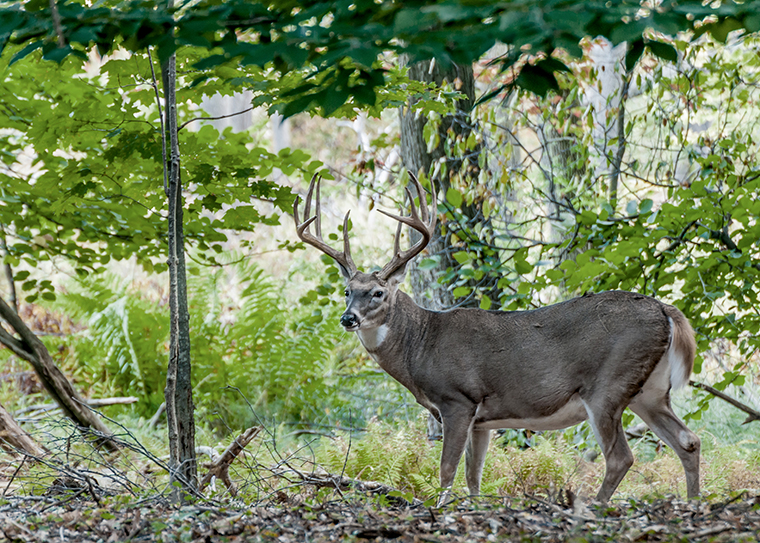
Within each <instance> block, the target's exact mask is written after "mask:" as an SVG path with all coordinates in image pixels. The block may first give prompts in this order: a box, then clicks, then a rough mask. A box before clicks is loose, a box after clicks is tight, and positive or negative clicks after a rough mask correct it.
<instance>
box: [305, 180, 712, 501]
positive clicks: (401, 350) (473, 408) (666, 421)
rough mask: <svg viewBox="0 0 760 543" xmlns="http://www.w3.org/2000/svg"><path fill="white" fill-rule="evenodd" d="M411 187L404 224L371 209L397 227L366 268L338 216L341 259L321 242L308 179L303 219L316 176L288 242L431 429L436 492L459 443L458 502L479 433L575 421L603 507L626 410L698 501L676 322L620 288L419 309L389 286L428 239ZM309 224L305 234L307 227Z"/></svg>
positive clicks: (683, 346)
mask: <svg viewBox="0 0 760 543" xmlns="http://www.w3.org/2000/svg"><path fill="white" fill-rule="evenodd" d="M315 177H316V176H315ZM413 179H414V182H415V183H416V186H417V191H418V194H419V197H420V205H419V211H417V209H416V208H415V205H414V199H413V198H412V195H411V193H410V194H409V199H410V201H411V216H410V217H399V216H396V215H391V214H389V213H385V212H383V213H384V214H385V215H388V216H389V217H392V218H394V219H395V220H397V221H398V222H399V225H398V230H397V231H396V240H395V247H394V252H393V258H392V259H391V261H390V262H389V263H388V264H387V265H386V266H385V267H384V268H383V269H382V270H380V271H378V272H373V273H363V272H360V271H358V270H357V269H356V266H355V265H354V262H353V260H352V259H351V251H350V248H349V242H348V213H346V218H345V220H344V222H343V251H342V252H339V251H337V250H335V249H333V248H331V247H329V246H328V245H327V244H326V243H325V242H324V241H323V240H322V232H321V226H320V204H319V184H317V194H316V214H315V215H314V216H313V217H310V218H309V216H310V210H311V201H312V196H313V193H314V183H315V179H312V181H311V184H310V186H309V191H308V194H307V196H306V204H305V209H304V222H301V220H300V219H299V217H298V200H296V203H295V205H294V206H293V217H294V219H295V222H296V228H297V232H298V237H299V238H301V240H303V241H304V242H305V243H308V244H309V245H312V246H314V247H316V248H317V249H319V250H320V251H322V252H324V253H326V254H327V255H329V256H330V257H332V258H333V259H334V260H335V261H336V262H337V263H338V266H339V267H340V269H341V272H342V274H343V276H344V277H345V279H346V283H347V286H346V311H345V313H343V315H342V316H341V318H340V323H341V324H342V325H343V327H344V328H345V329H346V330H347V331H350V332H356V333H357V335H358V336H359V340H360V341H361V342H362V345H364V348H365V349H367V351H368V352H369V354H370V355H371V356H372V358H373V359H374V360H375V361H376V362H377V363H378V364H379V365H380V367H382V368H383V369H384V370H385V371H386V372H388V373H389V374H390V375H391V377H393V378H394V379H396V380H397V381H398V382H399V383H401V384H402V385H404V386H405V387H406V388H408V389H409V391H410V392H411V393H412V394H413V395H414V397H415V398H416V400H417V401H418V402H419V403H420V404H421V405H423V406H424V407H426V408H427V409H429V410H430V412H431V413H432V414H433V415H434V416H435V417H436V418H437V419H438V420H439V421H441V422H442V423H443V452H442V455H441V473H440V475H441V488H443V489H448V488H450V486H451V484H452V482H453V481H454V475H455V474H456V469H457V465H458V464H459V460H460V458H461V456H462V453H463V452H465V449H466V455H465V464H466V468H465V471H466V479H467V486H468V488H469V491H470V494H472V495H477V494H479V493H480V479H481V475H482V471H483V463H484V461H485V456H486V450H487V448H488V442H489V438H490V432H491V430H492V429H497V428H526V429H531V430H557V429H562V428H567V427H568V426H572V425H575V424H578V423H580V422H582V421H585V420H588V421H589V423H590V424H591V427H592V428H593V431H594V434H595V436H596V439H597V441H598V442H599V445H600V447H601V449H602V452H603V453H604V458H605V461H606V472H605V476H604V481H603V482H602V486H601V489H600V490H599V493H598V495H597V498H598V499H599V500H600V501H607V500H608V499H609V498H610V496H612V494H613V492H615V489H616V488H617V486H618V484H619V483H620V481H621V480H622V479H623V477H624V476H625V474H626V472H627V471H628V469H629V468H630V467H631V465H632V464H633V454H632V453H631V449H630V448H629V447H628V443H627V441H626V437H625V433H624V432H623V426H622V421H621V417H622V415H623V410H624V409H625V408H626V407H629V408H630V409H631V410H632V411H633V412H634V413H636V414H637V415H639V416H640V417H641V418H642V419H643V420H644V421H645V422H646V423H647V424H648V425H649V427H650V428H651V429H652V430H653V431H654V432H655V433H656V434H657V435H658V436H659V437H660V439H662V440H663V441H664V442H665V443H666V444H667V445H668V446H670V447H671V448H672V449H673V450H674V451H675V453H676V454H677V455H678V457H679V458H680V459H681V463H682V464H683V467H684V471H685V472H686V489H687V494H688V497H689V498H694V497H697V496H698V495H699V449H700V442H699V438H698V437H697V436H696V435H695V434H694V433H693V432H692V431H691V430H689V429H688V428H687V427H686V425H685V424H684V423H683V422H682V421H681V420H680V419H679V418H678V417H676V415H675V414H674V413H673V410H672V409H671V407H670V390H671V389H674V388H677V387H680V386H683V385H684V384H686V383H687V382H688V379H689V375H690V374H691V369H692V365H693V362H694V354H695V351H696V344H695V342H694V332H693V331H692V329H691V326H690V325H689V321H688V320H686V317H684V315H683V314H682V313H681V312H680V311H679V310H678V309H676V308H675V307H672V306H669V305H666V304H663V303H662V302H659V301H657V300H655V299H653V298H650V297H648V296H643V295H641V294H634V293H631V292H622V291H612V292H604V293H601V294H588V295H584V296H582V297H580V298H575V299H572V300H569V301H566V302H562V303H558V304H554V305H550V306H547V307H543V308H540V309H535V310H532V311H513V312H509V311H484V310H481V309H454V310H451V311H443V312H438V311H429V310H426V309H423V308H421V307H419V306H418V305H417V304H415V303H414V302H413V301H412V299H411V298H410V297H409V296H408V295H406V294H405V293H404V292H402V291H400V290H398V285H399V283H401V281H402V280H403V279H404V274H405V268H406V264H407V263H408V262H409V261H410V260H411V259H412V258H414V256H416V255H417V254H419V253H420V252H421V251H422V250H423V249H424V248H425V246H426V245H427V243H428V242H429V241H430V238H431V236H432V235H433V231H434V228H435V222H436V209H437V208H436V197H435V191H433V195H432V210H433V211H432V213H431V212H429V211H428V208H427V202H426V199H425V198H426V196H425V191H424V190H423V189H422V186H421V185H420V183H419V182H418V181H417V179H416V178H413ZM407 192H409V191H408V190H407ZM312 224H314V226H315V230H316V235H312V234H311V233H310V232H309V229H310V226H311V225H312ZM401 224H406V225H408V226H410V227H412V228H414V229H415V230H417V231H418V232H419V233H420V234H421V235H422V238H421V239H420V241H419V242H417V243H416V244H415V245H414V246H413V247H411V248H409V249H407V250H405V251H401V249H400V247H399V238H400V234H401Z"/></svg>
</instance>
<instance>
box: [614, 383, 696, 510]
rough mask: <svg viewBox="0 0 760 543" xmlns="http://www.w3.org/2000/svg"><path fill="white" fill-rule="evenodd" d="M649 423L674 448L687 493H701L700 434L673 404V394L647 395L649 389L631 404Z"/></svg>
mask: <svg viewBox="0 0 760 543" xmlns="http://www.w3.org/2000/svg"><path fill="white" fill-rule="evenodd" d="M628 407H629V408H630V409H631V411H633V412H634V413H636V414H637V415H638V416H639V417H641V419H642V420H643V421H644V422H645V423H647V425H648V426H649V427H650V428H651V429H652V431H653V432H654V433H655V434H657V437H659V438H660V439H662V440H663V441H664V442H665V444H666V445H667V446H668V447H670V448H671V449H673V451H675V453H676V455H677V456H678V458H679V459H680V460H681V464H682V465H683V470H684V472H685V473H686V495H687V496H688V498H689V499H693V498H697V497H699V450H700V441H699V438H698V437H697V435H696V434H695V433H694V432H692V431H691V430H689V429H688V428H687V427H686V425H685V424H684V423H683V421H682V420H681V419H679V418H678V417H677V416H676V414H675V413H673V409H672V408H671V407H670V395H669V394H668V393H667V392H666V393H665V394H664V395H663V396H661V397H660V398H651V397H647V395H646V391H645V392H644V393H643V394H642V395H641V396H640V397H637V398H635V399H634V401H633V402H631V404H630V405H629V406H628Z"/></svg>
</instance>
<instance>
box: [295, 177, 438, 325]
mask: <svg viewBox="0 0 760 543" xmlns="http://www.w3.org/2000/svg"><path fill="white" fill-rule="evenodd" d="M409 176H410V177H411V178H412V181H414V184H415V185H416V187H417V194H418V195H419V197H420V205H419V211H418V210H417V209H416V207H415V205H414V197H413V196H412V193H411V191H410V190H409V188H408V187H407V188H406V194H407V196H408V197H409V201H410V202H411V214H410V216H408V217H405V216H398V215H393V214H391V213H388V212H386V211H383V210H379V211H380V213H382V214H383V215H387V216H388V217H391V218H392V219H395V220H396V221H398V227H397V229H396V239H395V242H394V247H393V258H391V260H390V262H388V263H387V264H386V265H385V266H384V267H383V268H382V269H381V270H380V271H378V272H372V273H363V272H360V271H358V270H357V269H356V265H355V264H354V261H353V259H352V258H351V247H350V244H349V241H348V216H349V213H350V212H348V213H346V216H345V218H344V220H343V252H339V251H337V250H335V249H333V248H332V247H330V246H329V245H327V243H325V241H324V240H323V239H322V225H321V219H320V211H321V210H320V201H319V188H320V181H321V180H320V179H319V178H318V176H317V175H314V177H312V179H311V183H310V184H309V190H308V192H307V193H306V203H305V206H304V221H303V222H301V220H300V218H299V215H298V204H299V198H298V197H296V201H295V203H294V204H293V218H294V220H295V223H296V232H297V234H298V237H299V238H300V239H301V240H302V241H303V242H304V243H308V244H309V245H311V246H312V247H316V248H317V249H319V250H320V251H322V252H323V253H325V254H326V255H328V256H329V257H331V258H332V259H333V260H335V262H337V264H338V267H339V268H340V271H341V273H342V274H343V277H344V278H345V280H346V311H345V312H344V313H343V315H342V316H341V318H340V323H341V324H342V325H343V327H344V328H345V329H346V330H347V331H350V332H353V331H357V330H360V329H361V330H368V329H373V328H377V327H379V326H380V325H381V324H382V323H383V322H384V321H385V320H386V317H387V314H388V311H389V310H390V308H391V307H392V305H393V300H394V298H395V294H396V289H397V288H398V285H399V284H400V283H401V282H402V281H403V279H404V276H405V274H406V265H407V263H408V262H409V261H410V260H412V259H413V258H414V257H415V256H417V255H418V254H419V253H420V252H422V250H423V249H425V247H426V246H427V244H428V243H429V242H430V239H431V238H432V236H433V232H434V231H435V224H436V209H437V200H436V195H435V190H433V191H432V195H433V200H432V204H431V205H432V212H431V211H429V210H428V207H427V204H426V201H425V190H424V189H423V188H422V185H421V184H420V182H419V180H418V179H417V177H415V176H414V175H412V174H409ZM315 186H316V206H315V207H316V209H315V214H314V216H313V217H310V218H307V217H309V215H310V212H311V202H312V197H313V195H314V188H315ZM312 224H314V227H315V235H312V234H311V232H310V231H309V230H310V227H311V225H312ZM404 224H405V225H407V226H409V227H411V228H414V229H415V230H416V231H418V232H419V233H420V234H421V235H422V238H421V239H420V240H419V241H418V242H417V243H415V244H414V245H413V246H412V247H410V248H408V249H406V250H404V251H402V250H401V246H400V238H401V226H402V225H404Z"/></svg>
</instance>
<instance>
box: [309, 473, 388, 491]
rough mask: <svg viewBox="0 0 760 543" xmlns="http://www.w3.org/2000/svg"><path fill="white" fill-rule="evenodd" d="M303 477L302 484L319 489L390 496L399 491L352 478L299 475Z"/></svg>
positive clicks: (376, 483) (328, 475)
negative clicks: (389, 494) (390, 493)
mask: <svg viewBox="0 0 760 543" xmlns="http://www.w3.org/2000/svg"><path fill="white" fill-rule="evenodd" d="M298 475H299V476H300V477H301V482H302V483H303V484H306V485H313V486H316V487H317V488H334V489H336V490H339V491H344V490H354V491H356V492H362V493H370V494H388V493H389V492H393V491H396V490H398V489H396V488H393V487H392V486H388V485H384V484H383V483H378V482H376V481H360V480H358V479H351V478H350V477H345V476H343V477H341V476H339V475H330V474H324V475H315V474H310V475H305V474H302V473H299V474H298Z"/></svg>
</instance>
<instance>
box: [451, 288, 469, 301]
mask: <svg viewBox="0 0 760 543" xmlns="http://www.w3.org/2000/svg"><path fill="white" fill-rule="evenodd" d="M470 292H472V289H471V288H470V287H465V286H462V287H457V288H455V289H454V291H453V292H452V294H453V295H454V298H464V297H465V296H467V295H469V294H470Z"/></svg>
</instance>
